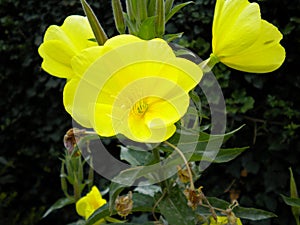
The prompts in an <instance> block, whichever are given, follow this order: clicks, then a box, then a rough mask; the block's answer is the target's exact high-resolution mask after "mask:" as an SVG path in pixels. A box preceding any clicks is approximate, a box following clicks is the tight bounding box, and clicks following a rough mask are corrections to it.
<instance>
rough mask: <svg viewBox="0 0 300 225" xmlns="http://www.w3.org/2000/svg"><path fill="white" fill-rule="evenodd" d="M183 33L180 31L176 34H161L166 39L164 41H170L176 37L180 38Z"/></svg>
mask: <svg viewBox="0 0 300 225" xmlns="http://www.w3.org/2000/svg"><path fill="white" fill-rule="evenodd" d="M182 35H183V32H181V33H177V34H166V35H164V36H163V39H164V40H165V41H166V42H171V41H174V40H176V39H178V38H181V37H182Z"/></svg>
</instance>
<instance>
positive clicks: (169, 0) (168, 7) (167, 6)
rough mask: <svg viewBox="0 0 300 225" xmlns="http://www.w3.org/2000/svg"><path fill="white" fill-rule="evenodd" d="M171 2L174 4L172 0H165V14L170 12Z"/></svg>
mask: <svg viewBox="0 0 300 225" xmlns="http://www.w3.org/2000/svg"><path fill="white" fill-rule="evenodd" d="M173 4H174V0H166V14H167V15H168V14H169V13H170V12H171V9H172V7H173Z"/></svg>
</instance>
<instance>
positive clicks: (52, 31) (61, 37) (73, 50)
mask: <svg viewBox="0 0 300 225" xmlns="http://www.w3.org/2000/svg"><path fill="white" fill-rule="evenodd" d="M92 38H94V35H93V32H92V29H91V27H90V25H89V22H88V20H87V18H86V17H83V16H76V15H73V16H69V17H67V18H66V19H65V21H64V23H63V25H62V26H60V27H59V26H56V25H52V26H50V27H49V28H48V29H47V30H46V33H45V36H44V42H43V43H42V44H41V45H40V47H39V49H38V51H39V54H40V56H41V57H42V58H43V63H42V68H43V69H44V70H45V71H46V72H48V73H49V74H51V75H53V76H56V77H61V78H71V77H72V76H73V74H74V72H73V70H72V68H71V59H72V58H73V57H74V56H75V55H76V54H78V53H79V52H80V51H81V50H83V49H85V48H88V47H91V46H96V45H97V43H96V42H93V41H91V40H89V39H92Z"/></svg>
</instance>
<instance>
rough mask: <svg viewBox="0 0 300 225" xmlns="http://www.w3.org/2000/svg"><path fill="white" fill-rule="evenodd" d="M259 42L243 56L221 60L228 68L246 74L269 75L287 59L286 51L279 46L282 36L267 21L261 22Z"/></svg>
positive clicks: (243, 53) (242, 54)
mask: <svg viewBox="0 0 300 225" xmlns="http://www.w3.org/2000/svg"><path fill="white" fill-rule="evenodd" d="M261 27H262V28H261V31H260V35H259V37H258V39H257V41H256V42H255V43H254V44H253V45H251V46H250V47H249V48H247V49H246V50H245V51H244V52H242V53H241V54H237V55H234V56H231V57H226V58H224V59H223V60H221V62H222V63H224V64H226V65H227V66H229V67H231V68H234V69H237V70H241V71H246V72H254V73H267V72H271V71H274V70H276V69H277V68H279V67H280V66H281V65H282V63H283V61H284V59H285V50H284V48H283V47H282V46H281V45H280V44H279V41H280V40H281V39H282V34H281V33H280V32H279V30H278V29H277V28H276V27H275V26H273V25H272V24H270V23H268V22H267V21H265V20H262V22H261Z"/></svg>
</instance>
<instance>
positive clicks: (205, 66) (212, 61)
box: [199, 53, 220, 73]
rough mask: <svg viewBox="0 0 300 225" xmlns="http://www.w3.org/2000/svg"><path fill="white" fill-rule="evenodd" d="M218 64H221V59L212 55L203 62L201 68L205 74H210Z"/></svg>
mask: <svg viewBox="0 0 300 225" xmlns="http://www.w3.org/2000/svg"><path fill="white" fill-rule="evenodd" d="M218 62H220V60H219V58H218V57H217V56H216V55H215V54H213V53H211V54H210V56H209V58H208V59H206V60H204V61H203V62H201V63H200V64H199V66H200V67H201V69H202V71H203V72H204V73H208V72H210V71H211V70H212V68H213V67H214V66H215V65H216V64H217V63H218Z"/></svg>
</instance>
